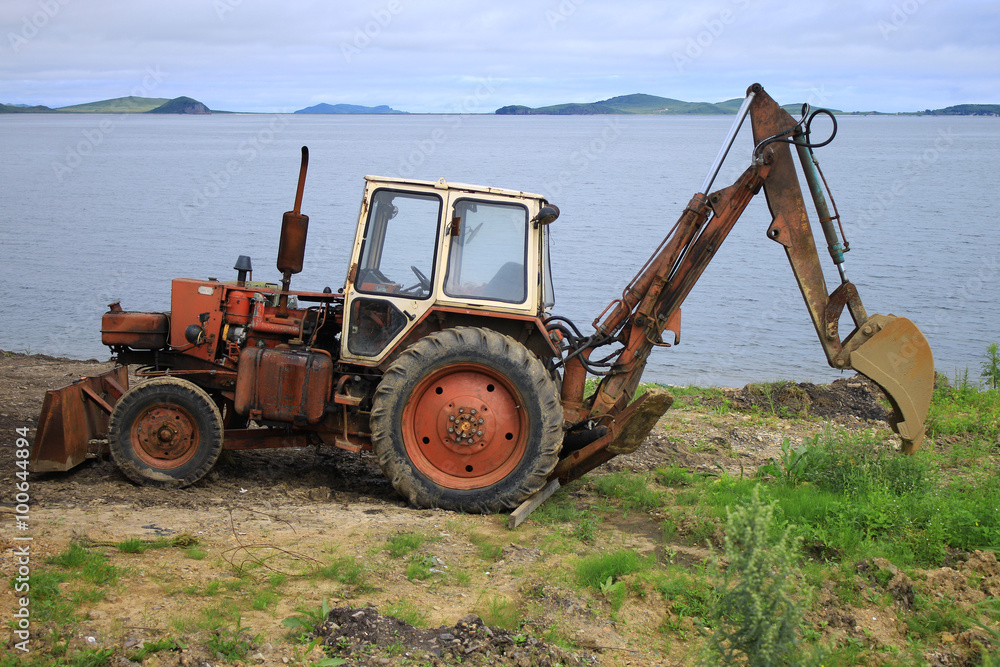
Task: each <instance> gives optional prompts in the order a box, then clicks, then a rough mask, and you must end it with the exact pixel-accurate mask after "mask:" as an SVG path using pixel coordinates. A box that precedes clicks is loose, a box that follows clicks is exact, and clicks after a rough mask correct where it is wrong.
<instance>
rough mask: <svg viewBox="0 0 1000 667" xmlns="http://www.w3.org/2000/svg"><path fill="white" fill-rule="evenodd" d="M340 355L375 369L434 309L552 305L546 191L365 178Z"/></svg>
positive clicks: (534, 312)
mask: <svg viewBox="0 0 1000 667" xmlns="http://www.w3.org/2000/svg"><path fill="white" fill-rule="evenodd" d="M365 180H366V187H365V195H364V199H363V200H362V204H361V214H360V217H359V221H358V232H357V237H356V239H355V242H354V250H353V253H352V256H351V263H350V269H349V270H348V274H347V280H346V283H345V286H344V294H345V300H346V304H345V307H346V310H345V317H344V328H343V332H342V336H341V340H342V345H341V358H342V359H344V360H345V361H350V362H353V363H358V364H362V365H377V364H379V363H380V362H381V361H382V360H383V359H384V358H385V357H386V355H388V354H389V353H390V352H391V351H392V350H393V349H394V348H395V347H397V345H398V344H399V343H400V342H401V341H403V340H405V338H406V335H407V333H408V332H409V331H411V330H412V329H413V328H414V327H415V326H417V325H418V324H419V323H420V322H422V321H423V320H424V319H425V318H427V317H428V316H429V315H431V314H432V313H434V312H455V311H460V312H462V313H466V314H474V313H482V314H483V315H487V314H489V315H490V316H492V317H497V316H500V317H503V316H504V315H505V314H506V315H509V316H511V317H514V318H517V317H519V316H520V317H528V318H532V319H534V318H538V317H541V316H542V315H543V313H544V312H545V310H547V309H548V308H550V307H551V306H552V304H553V293H552V276H551V273H550V271H549V254H548V227H547V225H548V223H550V222H552V221H553V220H555V217H556V216H558V210H557V209H555V207H553V206H551V205H548V204H547V202H546V201H545V198H544V197H543V196H542V195H537V194H529V193H525V192H518V191H514V190H504V189H500V188H484V187H478V186H472V185H465V184H459V183H448V182H446V181H445V180H444V179H441V180H439V181H437V182H433V181H410V180H402V179H392V178H380V177H374V176H366V177H365Z"/></svg>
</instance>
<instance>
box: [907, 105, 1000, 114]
mask: <svg viewBox="0 0 1000 667" xmlns="http://www.w3.org/2000/svg"><path fill="white" fill-rule="evenodd" d="M924 113H925V114H927V115H929V116H1000V104H956V105H955V106H953V107H945V108H944V109H933V110H931V109H928V110H926V111H924Z"/></svg>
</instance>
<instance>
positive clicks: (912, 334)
mask: <svg viewBox="0 0 1000 667" xmlns="http://www.w3.org/2000/svg"><path fill="white" fill-rule="evenodd" d="M868 326H871V327H873V328H875V329H877V333H875V334H874V335H873V336H872V337H871V338H869V339H868V340H867V341H865V342H864V343H862V344H861V346H860V347H858V349H856V350H854V351H853V352H852V353H851V366H853V367H854V369H855V370H857V371H858V372H860V373H861V374H863V375H866V376H867V377H869V378H871V379H872V380H873V381H874V382H875V383H876V384H878V385H879V386H880V387H882V389H883V391H885V393H886V395H887V396H888V397H889V402H890V403H891V404H892V408H893V412H894V415H893V423H892V424H891V425H892V429H893V430H894V431H896V433H898V434H899V437H900V438H902V440H903V452H904V453H906V454H912V453H913V452H915V451H916V449H917V447H918V446H919V445H920V442H921V441H922V440H923V439H924V420H925V419H926V418H927V408H928V407H929V406H930V404H931V395H932V394H933V393H934V356H933V355H932V354H931V348H930V345H928V344H927V339H926V338H924V334H922V333H921V332H920V329H918V328H917V326H916V325H915V324H913V322H911V321H910V320H908V319H906V318H905V317H894V316H892V315H889V316H885V315H873V316H872V317H871V318H869V320H868V322H867V323H866V325H865V327H864V328H867V327H868Z"/></svg>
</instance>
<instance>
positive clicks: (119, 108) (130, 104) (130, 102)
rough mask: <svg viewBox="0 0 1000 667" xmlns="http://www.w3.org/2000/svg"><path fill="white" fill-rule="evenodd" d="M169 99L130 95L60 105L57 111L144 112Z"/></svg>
mask: <svg viewBox="0 0 1000 667" xmlns="http://www.w3.org/2000/svg"><path fill="white" fill-rule="evenodd" d="M169 101H170V100H168V99H167V98H165V97H164V98H160V97H132V96H131V95H130V96H129V97H116V98H114V99H111V100H101V101H100V102H88V103H87V104H74V105H71V106H68V107H59V108H58V109H56V111H62V112H67V113H144V112H146V111H152V110H153V109H155V108H157V107H160V106H163V105H164V104H166V103H167V102H169Z"/></svg>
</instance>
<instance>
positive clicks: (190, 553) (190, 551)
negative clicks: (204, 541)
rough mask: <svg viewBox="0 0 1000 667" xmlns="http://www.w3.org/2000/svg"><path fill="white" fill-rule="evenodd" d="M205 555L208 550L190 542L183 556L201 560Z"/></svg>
mask: <svg viewBox="0 0 1000 667" xmlns="http://www.w3.org/2000/svg"><path fill="white" fill-rule="evenodd" d="M207 555H208V552H207V551H205V550H204V549H202V548H201V547H199V546H198V545H197V544H192V545H191V546H189V547H188V548H187V549H185V550H184V557H185V558H190V559H191V560H203V559H204V558H205V557H206V556H207Z"/></svg>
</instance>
